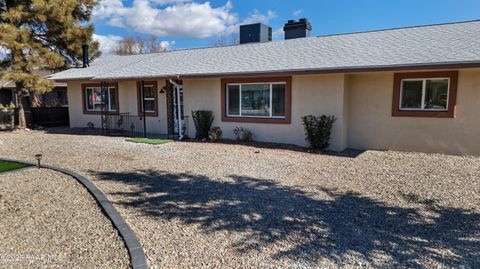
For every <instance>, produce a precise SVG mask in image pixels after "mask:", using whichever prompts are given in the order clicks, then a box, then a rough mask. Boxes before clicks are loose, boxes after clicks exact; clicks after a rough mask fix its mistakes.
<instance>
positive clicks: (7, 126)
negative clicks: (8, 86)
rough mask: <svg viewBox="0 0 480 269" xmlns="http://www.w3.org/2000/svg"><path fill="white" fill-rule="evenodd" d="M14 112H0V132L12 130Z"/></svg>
mask: <svg viewBox="0 0 480 269" xmlns="http://www.w3.org/2000/svg"><path fill="white" fill-rule="evenodd" d="M14 119H15V112H14V110H0V130H13V128H15V120H14Z"/></svg>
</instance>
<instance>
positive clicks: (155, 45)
mask: <svg viewBox="0 0 480 269" xmlns="http://www.w3.org/2000/svg"><path fill="white" fill-rule="evenodd" d="M157 39H158V38H157V37H156V36H153V35H152V36H150V37H148V38H147V39H144V38H141V37H131V36H127V37H124V38H123V39H122V40H121V41H120V42H119V43H118V45H116V46H115V47H114V48H113V53H114V54H116V55H135V54H144V53H156V52H165V51H167V49H166V48H164V47H163V46H162V44H161V43H160V42H158V41H157Z"/></svg>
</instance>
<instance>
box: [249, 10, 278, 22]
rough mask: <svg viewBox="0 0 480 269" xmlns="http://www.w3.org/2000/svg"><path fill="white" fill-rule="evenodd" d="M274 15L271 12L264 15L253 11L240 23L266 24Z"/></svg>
mask: <svg viewBox="0 0 480 269" xmlns="http://www.w3.org/2000/svg"><path fill="white" fill-rule="evenodd" d="M275 16H276V14H275V12H274V11H272V10H268V11H267V13H266V14H263V13H261V12H260V11H258V10H256V9H254V10H253V12H252V13H251V14H250V15H249V16H248V17H247V18H246V19H245V20H243V21H242V22H241V24H248V23H256V22H261V23H265V24H267V23H268V22H269V21H270V20H271V19H273V18H275Z"/></svg>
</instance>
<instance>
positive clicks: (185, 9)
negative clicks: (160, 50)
mask: <svg viewBox="0 0 480 269" xmlns="http://www.w3.org/2000/svg"><path fill="white" fill-rule="evenodd" d="M154 1H155V3H157V4H158V3H160V4H162V3H163V4H167V3H170V4H172V5H169V6H166V7H156V6H155V5H154V4H155V3H154ZM231 8H232V5H231V3H230V2H229V1H228V2H227V3H226V4H225V5H224V6H220V7H212V6H211V5H210V2H205V3H203V4H199V3H197V2H191V1H180V0H177V1H175V0H173V1H172V0H160V1H159V0H153V1H152V0H134V1H133V4H132V6H131V7H127V6H125V5H123V2H122V1H121V0H105V1H103V2H101V3H100V5H99V7H98V8H97V9H96V10H95V12H94V17H95V19H96V20H104V21H106V22H107V23H108V24H109V25H111V26H116V27H122V28H127V29H130V30H133V31H136V32H140V33H146V34H153V35H157V36H184V37H198V38H204V37H210V36H213V35H214V34H216V33H218V32H222V31H225V30H226V29H227V28H228V27H229V26H230V25H232V24H235V23H236V22H237V20H238V19H237V15H236V14H234V13H232V12H231Z"/></svg>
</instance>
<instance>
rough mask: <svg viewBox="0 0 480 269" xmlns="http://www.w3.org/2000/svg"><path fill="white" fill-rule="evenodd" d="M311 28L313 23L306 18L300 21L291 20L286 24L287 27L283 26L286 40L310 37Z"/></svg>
mask: <svg viewBox="0 0 480 269" xmlns="http://www.w3.org/2000/svg"><path fill="white" fill-rule="evenodd" d="M311 30H312V25H311V24H310V22H309V21H308V20H307V19H306V18H302V19H300V20H299V21H298V22H297V21H295V20H289V21H288V22H287V23H286V24H285V27H283V31H285V40H286V39H294V38H302V37H309V36H310V31H311Z"/></svg>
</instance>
